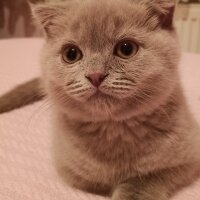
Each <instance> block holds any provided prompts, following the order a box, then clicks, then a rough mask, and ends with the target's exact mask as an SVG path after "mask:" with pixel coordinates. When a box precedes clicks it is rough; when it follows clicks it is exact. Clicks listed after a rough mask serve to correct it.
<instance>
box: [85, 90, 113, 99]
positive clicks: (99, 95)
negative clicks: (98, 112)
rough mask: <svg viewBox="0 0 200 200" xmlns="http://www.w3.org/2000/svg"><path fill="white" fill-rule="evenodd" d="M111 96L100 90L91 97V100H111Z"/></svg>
mask: <svg viewBox="0 0 200 200" xmlns="http://www.w3.org/2000/svg"><path fill="white" fill-rule="evenodd" d="M110 98H111V96H110V95H108V94H105V93H103V92H102V91H100V90H97V91H96V92H95V93H94V94H93V95H92V96H90V98H89V100H103V99H110Z"/></svg>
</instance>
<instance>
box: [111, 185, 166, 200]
mask: <svg viewBox="0 0 200 200" xmlns="http://www.w3.org/2000/svg"><path fill="white" fill-rule="evenodd" d="M112 200H169V199H168V198H167V195H166V193H165V192H164V190H162V189H161V188H155V187H154V186H153V185H152V187H151V186H149V187H148V188H143V187H140V185H137V186H136V185H131V184H128V183H124V184H120V185H119V186H118V187H116V189H115V190H114V192H113V194H112Z"/></svg>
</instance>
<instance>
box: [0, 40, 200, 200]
mask: <svg viewBox="0 0 200 200" xmlns="http://www.w3.org/2000/svg"><path fill="white" fill-rule="evenodd" d="M42 44H43V40H42V39H11V40H0V94H3V93H4V92H6V91H7V90H9V89H11V88H12V87H13V86H15V85H16V84H19V83H22V82H24V81H26V80H29V79H31V78H33V77H37V76H39V74H40V70H39V52H40V50H41V47H42ZM179 69H180V75H181V80H182V83H183V87H184V92H185V95H186V97H187V99H188V104H189V106H190V108H191V111H192V113H193V114H194V116H195V118H196V119H197V121H198V122H199V123H200V55H195V54H188V53H184V54H183V56H182V60H181V63H180V68H179ZM50 117H51V116H50V115H49V105H48V104H47V103H46V102H45V101H42V102H38V103H35V104H33V105H30V106H26V107H24V108H22V109H18V110H15V111H12V112H10V113H6V114H2V115H0V200H23V199H25V200H105V198H102V197H100V196H94V195H90V194H86V193H84V192H81V191H78V190H76V189H72V188H70V187H69V186H67V184H66V183H64V182H62V179H61V178H60V177H59V175H58V174H57V173H56V170H55V168H54V165H53V161H52V157H51V135H50V131H49V129H50V125H49V123H48V122H49V119H50ZM199 199H200V179H199V180H198V181H197V182H195V183H193V184H192V185H191V186H189V187H187V188H185V189H183V190H182V191H180V192H179V193H178V194H176V195H175V197H174V198H173V200H199Z"/></svg>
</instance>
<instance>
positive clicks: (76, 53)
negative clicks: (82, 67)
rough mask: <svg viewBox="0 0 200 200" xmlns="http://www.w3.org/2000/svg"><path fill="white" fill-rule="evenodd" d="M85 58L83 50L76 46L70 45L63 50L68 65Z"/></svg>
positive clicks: (63, 56)
mask: <svg viewBox="0 0 200 200" xmlns="http://www.w3.org/2000/svg"><path fill="white" fill-rule="evenodd" d="M82 57H83V55H82V52H81V50H80V49H79V48H78V47H77V46H75V45H68V46H66V47H65V48H63V50H62V58H63V60H64V61H65V62H66V63H69V64H74V63H76V62H78V61H79V60H81V58H82Z"/></svg>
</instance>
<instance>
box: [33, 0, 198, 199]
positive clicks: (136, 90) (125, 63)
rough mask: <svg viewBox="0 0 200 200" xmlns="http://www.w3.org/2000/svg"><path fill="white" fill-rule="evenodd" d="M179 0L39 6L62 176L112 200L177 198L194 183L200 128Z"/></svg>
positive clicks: (108, 0) (83, 1)
mask: <svg viewBox="0 0 200 200" xmlns="http://www.w3.org/2000/svg"><path fill="white" fill-rule="evenodd" d="M174 8H175V2H174V1H172V0H162V1H161V0H148V1H147V0H99V1H96V0H76V1H72V0H69V1H66V2H64V3H56V4H41V5H35V6H33V8H32V9H33V13H34V16H35V17H36V19H37V20H38V21H39V23H40V24H41V25H42V26H43V28H44V30H45V33H46V41H47V42H46V45H45V46H44V48H43V51H42V56H41V58H42V62H41V65H42V72H43V73H42V80H43V82H44V87H45V91H46V93H47V96H48V98H49V101H51V103H52V104H53V109H52V116H54V121H53V123H52V124H53V137H54V152H53V153H54V157H55V163H56V166H57V168H58V171H59V172H60V174H61V175H62V177H63V178H64V180H66V181H67V182H68V183H69V184H70V185H72V186H73V187H76V188H79V189H82V190H85V191H88V192H93V193H98V194H102V195H108V196H111V197H112V200H169V199H170V197H171V196H172V195H173V194H174V193H175V192H176V191H177V190H178V189H180V188H182V187H183V186H186V185H187V184H189V183H191V182H192V181H194V180H195V178H196V177H197V175H199V166H200V158H199V151H200V145H199V144H200V132H199V128H198V126H197V124H196V122H195V121H194V120H193V118H192V116H191V114H190V112H189V111H188V108H187V105H186V102H185V98H184V96H183V93H182V89H181V86H180V81H179V76H178V72H177V66H178V62H179V54H180V52H179V47H178V40H177V36H176V31H175V29H174V26H173V14H174Z"/></svg>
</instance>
